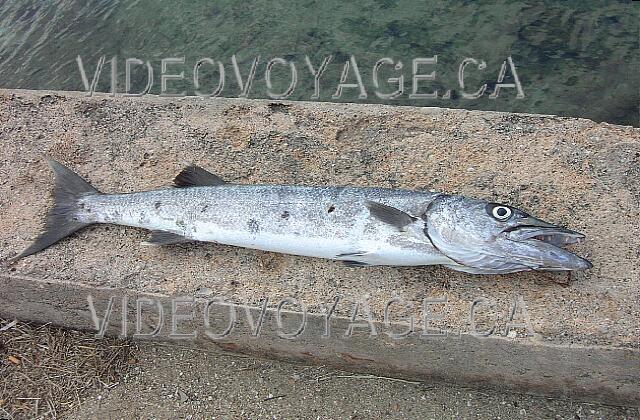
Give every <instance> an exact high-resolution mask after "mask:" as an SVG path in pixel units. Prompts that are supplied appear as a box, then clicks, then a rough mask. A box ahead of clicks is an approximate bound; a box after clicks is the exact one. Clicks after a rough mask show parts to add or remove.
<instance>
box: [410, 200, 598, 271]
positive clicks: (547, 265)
mask: <svg viewBox="0 0 640 420" xmlns="http://www.w3.org/2000/svg"><path fill="white" fill-rule="evenodd" d="M422 218H423V219H424V220H425V229H424V232H425V234H426V235H427V236H428V238H429V240H430V241H431V243H432V244H433V246H434V247H436V248H437V249H438V250H439V251H440V252H442V253H443V254H444V255H446V256H447V257H448V258H450V259H451V260H453V261H455V262H456V263H457V264H458V265H460V266H462V267H461V271H469V272H475V273H487V274H501V273H512V272H516V271H528V270H551V271H570V270H585V269H589V268H591V267H592V265H591V263H590V262H589V261H587V260H585V259H584V258H581V257H579V256H577V255H575V254H573V253H571V252H569V251H567V250H565V249H564V248H562V247H563V246H565V245H570V244H574V243H578V242H580V241H582V240H583V239H584V235H583V234H581V233H578V232H574V231H572V230H569V229H564V228H561V227H559V226H556V225H553V224H551V223H547V222H545V221H543V220H540V219H537V218H535V217H533V216H531V215H529V214H527V213H525V212H524V211H522V210H520V209H517V208H514V207H511V206H508V205H505V204H498V203H491V202H487V201H484V200H476V199H471V198H466V197H461V196H453V195H441V196H439V197H438V198H436V199H435V200H434V201H433V202H432V203H431V205H430V206H429V207H428V209H427V210H426V212H425V213H424V215H423V216H422ZM454 268H455V267H454ZM464 268H467V270H465V269H464Z"/></svg>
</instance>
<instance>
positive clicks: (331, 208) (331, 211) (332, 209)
mask: <svg viewBox="0 0 640 420" xmlns="http://www.w3.org/2000/svg"><path fill="white" fill-rule="evenodd" d="M335 209H336V206H334V205H333V204H332V205H331V206H329V209H328V210H327V213H333V211H334V210H335Z"/></svg>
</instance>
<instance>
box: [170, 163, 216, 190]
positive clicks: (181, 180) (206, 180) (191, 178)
mask: <svg viewBox="0 0 640 420" xmlns="http://www.w3.org/2000/svg"><path fill="white" fill-rule="evenodd" d="M223 184H225V182H224V181H223V180H222V178H220V177H219V176H217V175H214V174H212V173H211V172H209V171H207V170H206V169H202V168H201V167H199V166H196V165H189V166H187V167H186V168H184V169H183V170H182V171H180V173H179V174H178V175H176V177H175V178H174V179H173V185H174V186H176V187H178V188H188V187H211V186H216V185H223Z"/></svg>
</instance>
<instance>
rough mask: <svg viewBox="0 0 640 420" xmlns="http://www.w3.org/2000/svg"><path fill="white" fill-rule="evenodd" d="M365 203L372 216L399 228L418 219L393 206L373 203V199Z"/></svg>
mask: <svg viewBox="0 0 640 420" xmlns="http://www.w3.org/2000/svg"><path fill="white" fill-rule="evenodd" d="M365 205H366V206H367V208H368V209H369V213H371V215H372V216H373V217H375V218H376V219H378V220H380V221H382V222H384V223H386V224H388V225H391V226H394V227H396V228H398V229H400V230H402V229H404V228H405V227H406V226H408V225H410V224H411V223H413V222H415V221H416V220H418V219H417V218H415V217H413V216H411V215H410V214H407V213H405V212H403V211H402V210H398V209H397V208H395V207H391V206H386V205H384V204H380V203H374V202H373V201H367V202H366V203H365Z"/></svg>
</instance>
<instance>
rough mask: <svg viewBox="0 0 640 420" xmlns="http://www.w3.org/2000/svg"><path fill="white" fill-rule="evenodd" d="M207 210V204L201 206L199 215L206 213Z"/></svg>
mask: <svg viewBox="0 0 640 420" xmlns="http://www.w3.org/2000/svg"><path fill="white" fill-rule="evenodd" d="M208 208H209V205H208V204H205V205H204V206H202V208H201V209H200V213H204V212H205V211H207V209H208Z"/></svg>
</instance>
